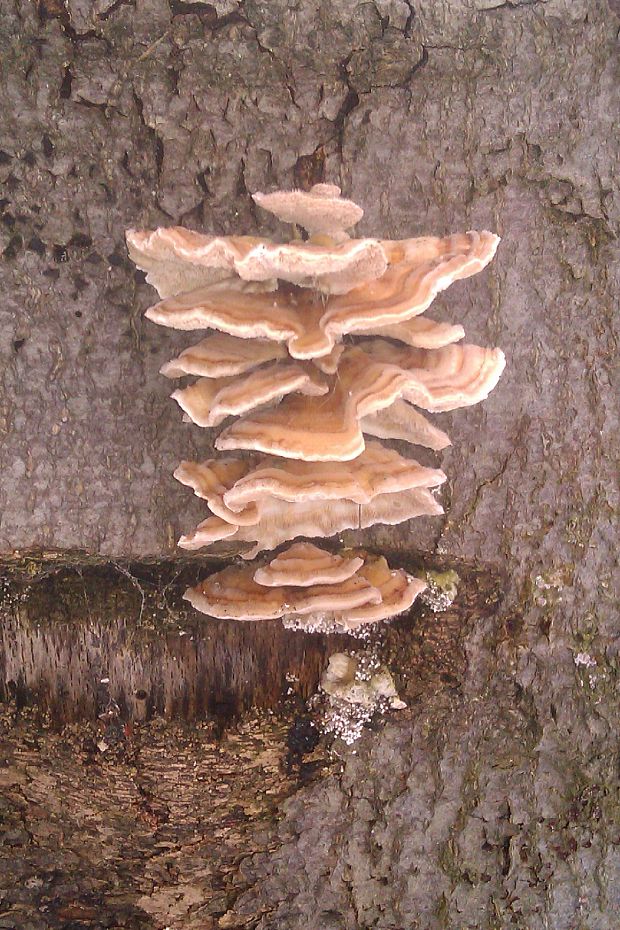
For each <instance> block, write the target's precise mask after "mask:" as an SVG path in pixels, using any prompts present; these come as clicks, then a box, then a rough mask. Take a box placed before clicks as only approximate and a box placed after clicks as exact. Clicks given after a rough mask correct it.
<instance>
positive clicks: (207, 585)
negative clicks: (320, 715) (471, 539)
mask: <svg viewBox="0 0 620 930" xmlns="http://www.w3.org/2000/svg"><path fill="white" fill-rule="evenodd" d="M425 588H426V583H425V582H424V581H421V580H420V579H419V578H415V577H413V576H412V575H409V574H407V572H405V571H403V570H402V569H390V567H389V565H388V563H387V562H386V560H385V559H384V558H383V557H382V556H370V555H368V554H367V553H359V554H355V553H351V554H350V555H332V554H331V553H329V552H326V551H325V550H323V549H319V548H318V546H315V545H313V544H312V543H297V544H295V545H293V546H291V547H290V548H289V549H287V550H286V551H285V552H283V553H280V555H278V556H276V558H274V559H272V560H271V561H270V562H269V563H267V564H266V565H264V566H262V567H261V568H258V569H257V568H256V566H255V565H245V566H229V567H228V568H225V569H224V570H223V571H221V572H217V573H216V574H214V575H210V576H209V577H208V578H207V579H206V580H205V581H203V582H201V583H200V584H198V585H197V586H196V587H194V588H189V589H188V590H187V591H186V592H185V599H186V600H188V601H189V602H190V603H191V604H192V605H193V606H194V607H196V608H197V609H198V610H200V611H202V612H203V613H206V614H209V615H210V616H212V617H218V618H227V619H234V620H245V621H257V620H274V619H277V618H281V619H283V620H284V621H285V623H286V624H287V625H288V626H293V627H297V628H299V629H305V630H306V631H316V630H322V631H331V630H339V631H341V632H343V631H346V632H352V631H355V630H358V629H360V628H361V627H364V626H365V625H366V624H369V623H376V622H377V621H378V620H383V619H386V618H387V617H392V616H394V615H395V614H397V613H401V612H402V611H403V610H407V609H408V608H409V607H411V605H412V604H413V602H414V600H415V599H416V597H417V596H418V594H420V593H421V592H422V591H423V590H424V589H425Z"/></svg>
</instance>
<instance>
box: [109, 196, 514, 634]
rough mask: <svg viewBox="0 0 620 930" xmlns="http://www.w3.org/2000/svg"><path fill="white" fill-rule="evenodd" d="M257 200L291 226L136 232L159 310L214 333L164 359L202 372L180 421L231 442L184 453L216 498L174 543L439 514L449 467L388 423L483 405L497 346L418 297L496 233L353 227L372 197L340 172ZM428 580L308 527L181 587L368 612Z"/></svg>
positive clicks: (461, 272) (155, 312) (423, 435)
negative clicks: (349, 193) (278, 231)
mask: <svg viewBox="0 0 620 930" xmlns="http://www.w3.org/2000/svg"><path fill="white" fill-rule="evenodd" d="M254 200H255V202H256V203H257V204H258V205H259V206H260V207H262V208H264V209H265V210H268V211H270V212H271V213H274V214H275V215H276V216H277V217H278V218H279V219H280V220H282V221H283V222H285V223H292V224H294V226H295V229H296V233H297V237H296V238H294V239H292V240H291V241H286V242H273V241H271V240H269V239H262V238H257V237H253V236H206V235H201V234H200V233H197V232H193V231H191V230H186V229H182V228H181V227H172V228H167V229H165V228H162V229H156V230H155V231H154V232H140V231H136V230H129V231H128V233H127V243H128V248H129V254H130V256H131V258H132V259H133V261H134V262H135V263H136V265H137V266H138V268H140V269H142V270H143V271H146V272H147V281H148V282H149V283H150V284H152V285H153V286H154V287H155V288H156V289H157V291H158V292H159V295H160V297H161V300H160V301H159V303H156V304H155V305H154V306H152V307H150V308H149V309H148V310H147V311H146V316H147V317H148V319H149V320H152V321H153V322H155V323H159V324H161V325H163V326H169V327H173V328H175V329H182V330H202V331H206V334H203V338H202V339H201V340H200V341H199V342H198V343H197V344H196V345H193V346H191V347H189V348H186V349H185V350H184V351H183V352H181V354H180V355H179V356H178V358H175V359H174V360H173V361H170V362H168V363H167V364H166V365H164V366H163V368H162V370H161V371H162V374H163V375H165V376H166V377H167V378H173V379H178V378H184V377H186V376H190V377H192V378H195V379H197V380H193V381H192V382H190V383H189V384H186V385H185V386H183V387H180V388H178V389H177V390H175V391H174V392H173V394H172V397H173V398H174V400H175V401H176V402H177V403H178V405H179V406H180V407H181V409H182V411H183V414H184V419H186V420H189V421H191V422H192V423H194V424H196V425H197V426H200V427H204V428H207V429H210V430H215V431H216V433H215V437H214V442H213V445H214V446H215V449H216V450H217V451H218V452H221V453H223V454H221V455H217V456H215V457H213V458H208V459H206V460H205V461H201V462H182V463H181V464H180V465H179V467H178V468H177V469H176V471H175V477H176V478H177V479H178V480H179V481H180V482H182V483H183V484H185V485H187V486H188V487H190V488H191V489H192V490H193V491H194V493H195V494H197V495H198V496H199V497H201V498H203V499H204V500H205V501H206V502H207V505H208V508H209V515H208V516H206V518H205V519H204V520H203V521H202V523H200V524H199V525H198V526H197V527H196V528H195V529H193V530H191V531H189V532H188V533H187V534H186V535H184V536H182V537H181V539H180V540H179V545H180V546H181V547H183V548H185V549H200V548H202V547H206V546H210V545H212V544H214V543H217V542H219V541H220V540H224V539H226V540H230V541H232V542H234V543H241V544H249V547H248V548H247V549H246V550H245V551H244V552H243V558H245V559H254V558H255V557H256V556H257V555H258V554H259V553H261V552H264V551H265V550H271V549H274V548H276V547H278V546H280V545H282V544H283V543H286V542H290V541H292V540H294V539H296V538H297V537H309V538H315V539H316V538H327V537H330V536H335V535H337V534H338V533H341V532H342V531H343V530H346V529H351V528H362V527H368V526H372V525H373V524H376V523H385V524H392V525H394V524H398V523H402V522H403V521H405V520H409V519H411V518H413V517H417V516H422V515H431V516H432V515H437V514H441V513H442V512H443V510H442V507H441V505H440V504H439V503H438V501H437V500H436V498H435V496H434V494H433V490H434V489H436V488H437V487H438V486H439V485H440V484H441V483H442V482H443V481H445V475H444V474H443V472H441V471H440V470H439V469H436V468H428V467H426V466H423V465H421V464H419V463H418V462H417V461H415V459H412V458H409V457H406V456H404V455H401V454H400V453H399V452H397V451H395V450H394V449H393V448H390V447H389V446H387V445H385V444H384V441H385V440H401V441H403V442H405V443H409V444H411V445H418V446H425V447H427V448H430V449H433V450H435V451H438V450H441V449H443V448H445V447H446V446H448V445H449V444H450V440H449V438H448V436H447V435H446V434H445V433H444V432H442V431H441V430H440V429H438V428H437V427H436V426H434V425H433V424H432V423H431V422H430V421H429V420H428V419H427V418H426V416H425V415H424V413H422V412H421V411H424V412H425V413H426V412H431V413H432V412H438V411H445V410H454V409H456V408H458V407H466V406H469V405H471V404H476V403H478V402H479V401H481V400H484V399H485V398H486V397H487V396H488V394H489V393H490V391H491V390H492V389H493V388H494V387H495V385H496V384H497V382H498V380H499V377H500V375H501V373H502V371H503V368H504V363H505V360H504V355H503V353H502V351H501V350H500V349H496V348H493V349H488V348H482V347H480V346H476V345H468V344H464V343H463V342H462V341H461V340H462V339H463V338H464V335H465V333H464V330H463V327H462V326H460V325H458V324H450V323H440V322H436V321H434V320H432V319H429V318H428V317H426V316H422V314H423V313H424V311H425V310H426V309H427V308H428V307H429V306H430V304H431V303H432V301H433V299H434V298H435V297H436V296H437V294H439V293H440V292H441V291H443V290H445V289H446V288H447V287H449V286H450V285H451V284H452V283H453V282H455V281H458V280H460V279H462V278H467V277H470V276H471V275H474V274H476V273H477V272H479V271H482V269H483V268H484V267H485V266H486V265H487V264H488V263H489V262H490V261H491V259H492V258H493V256H494V254H495V250H496V249H497V245H498V242H499V239H498V237H497V236H496V235H494V234H493V233H490V232H467V233H461V234H457V235H453V236H447V237H444V238H435V237H432V236H425V237H422V238H416V239H401V240H385V239H374V238H363V239H355V238H352V237H350V235H349V233H348V232H347V230H349V229H350V228H351V227H352V226H354V225H355V224H356V223H357V222H358V221H359V220H360V219H361V217H362V213H363V211H362V210H361V208H360V207H359V206H357V204H355V203H353V202H352V201H350V200H346V199H345V198H343V197H341V194H340V189H339V188H338V187H336V186H335V185H331V184H317V185H315V186H314V187H313V188H311V190H310V191H306V192H304V191H276V192H275V193H271V194H262V193H257V194H254ZM299 228H301V229H303V230H305V235H306V238H305V239H302V238H300V236H299ZM423 587H424V585H423V583H422V582H420V581H418V579H412V578H411V577H410V576H408V575H407V574H406V573H405V572H403V571H391V570H390V569H389V567H388V565H387V563H386V562H385V559H378V558H376V557H371V556H368V555H367V554H361V555H344V554H343V555H341V556H334V555H331V554H330V553H328V552H325V551H324V550H321V549H319V548H318V547H317V546H315V545H313V544H310V543H297V544H295V545H293V546H292V547H291V548H290V549H288V550H286V551H285V552H283V553H281V554H280V555H278V556H277V557H276V558H275V559H273V558H272V560H271V561H270V562H269V563H268V564H266V565H262V566H261V567H259V568H256V566H254V565H252V566H246V567H243V566H242V567H236V566H231V567H229V568H226V569H224V571H222V572H219V573H217V574H215V575H211V576H210V577H209V578H207V579H206V581H204V582H203V583H202V584H200V585H198V586H197V587H196V588H192V589H190V590H189V591H188V592H186V598H187V599H188V600H189V601H190V602H191V603H192V604H193V605H194V606H195V607H196V608H197V609H198V610H201V611H203V612H205V613H207V614H209V615H211V616H214V617H230V618H235V619H238V620H258V619H267V618H275V617H280V618H283V619H284V620H285V621H289V623H290V624H293V625H294V624H298V625H301V626H302V627H303V626H305V627H306V628H317V624H318V625H319V626H320V624H321V622H323V621H325V623H326V624H327V626H331V628H333V627H335V628H344V629H356V628H358V627H360V626H363V625H364V624H368V623H373V622H376V621H377V620H379V619H384V618H386V617H389V616H393V615H394V614H396V613H398V612H400V611H402V610H405V609H407V608H408V607H409V606H410V605H411V603H412V602H413V600H414V598H415V597H416V596H417V594H418V593H419V592H420V591H421V590H422V589H423Z"/></svg>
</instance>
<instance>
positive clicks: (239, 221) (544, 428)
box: [0, 0, 620, 930]
mask: <svg viewBox="0 0 620 930" xmlns="http://www.w3.org/2000/svg"><path fill="white" fill-rule="evenodd" d="M2 17H3V26H2V34H3V42H4V48H5V53H4V62H3V67H4V83H5V87H6V91H5V100H6V101H8V105H7V106H5V107H4V108H3V111H2V114H1V115H0V120H1V121H2V128H3V130H4V132H3V136H4V138H5V141H3V142H2V144H1V146H0V148H1V149H2V155H1V157H0V172H1V179H2V182H3V193H2V201H1V202H2V207H3V222H4V225H3V227H2V230H3V236H4V239H3V248H4V262H3V303H2V308H1V309H0V314H1V315H2V326H1V327H0V345H1V346H2V357H3V359H6V362H5V365H4V366H3V368H2V371H1V372H0V388H1V391H2V393H1V394H0V411H1V413H0V428H1V430H2V445H1V447H0V466H1V469H2V476H3V477H2V482H1V483H0V512H1V516H0V550H1V551H2V552H3V554H4V556H5V557H6V558H11V557H12V555H13V553H14V550H15V549H18V550H24V549H35V550H37V549H41V548H46V549H51V550H63V551H66V550H70V549H77V550H82V551H84V552H85V553H87V554H88V555H89V557H95V556H99V557H107V556H113V557H115V558H122V557H134V558H139V559H146V558H149V557H150V558H161V557H163V556H167V555H169V554H170V553H171V552H172V551H173V546H174V539H175V537H176V535H177V534H178V533H179V532H180V530H181V529H182V528H183V527H185V526H187V525H188V523H191V521H192V520H193V519H195V518H197V517H198V516H199V512H200V508H199V507H198V505H197V504H195V503H194V502H192V501H191V500H189V499H188V494H187V493H186V492H185V491H184V490H182V489H178V488H175V487H174V482H172V481H171V480H170V478H169V474H170V472H171V470H172V468H173V466H174V464H175V463H176V462H177V461H178V460H179V458H182V457H186V456H188V455H191V454H192V453H193V452H194V451H195V450H196V449H198V448H204V446H203V442H204V440H203V437H202V436H200V434H199V433H197V432H188V431H187V430H186V429H183V427H182V426H181V424H180V422H179V416H178V414H177V411H176V410H174V409H173V407H174V405H173V404H172V403H171V402H170V401H168V399H167V397H166V393H167V386H166V385H164V384H163V383H162V379H159V378H158V376H157V370H158V368H159V366H160V364H161V363H162V362H163V361H164V360H165V359H167V358H168V357H170V355H171V351H172V350H173V348H176V347H178V346H179V345H181V344H182V343H183V339H182V338H178V339H175V337H173V336H171V335H170V334H168V333H164V332H160V331H157V330H156V328H155V327H151V326H149V325H147V324H145V323H144V322H143V321H142V320H141V317H140V313H141V310H142V309H143V308H144V307H145V306H147V304H148V302H149V301H150V300H152V292H151V291H150V289H149V288H148V287H146V285H144V284H143V283H142V282H141V280H140V277H139V276H138V277H136V276H135V275H134V273H133V272H132V269H131V267H130V266H129V264H128V262H127V261H126V258H125V252H124V247H123V239H122V233H123V230H124V228H125V227H126V226H129V225H148V226H152V225H156V224H160V223H173V222H182V223H185V224H187V225H192V226H196V227H204V228H206V229H208V230H213V231H217V232H225V231H226V232H228V231H231V230H235V229H236V230H240V231H243V232H252V231H253V230H256V229H257V228H258V227H259V224H260V228H262V229H266V228H270V227H269V223H268V222H265V220H264V218H263V217H258V216H257V215H255V213H254V211H253V209H252V205H251V200H250V197H249V193H248V192H249V191H252V190H255V189H257V188H258V189H260V188H270V187H275V186H287V185H290V184H293V183H304V182H308V181H311V180H319V179H322V178H324V179H326V180H332V181H340V182H341V183H342V186H343V188H344V190H345V192H346V193H347V194H349V195H351V196H352V197H353V198H354V199H357V200H359V201H360V202H361V203H362V204H363V205H364V207H365V209H366V215H365V217H364V221H363V223H362V224H361V227H360V228H361V231H362V232H364V233H381V234H382V235H386V236H399V235H413V234H416V233H427V232H438V233H441V232H448V231H455V230H458V229H464V228H469V227H488V228H490V229H494V230H497V231H498V232H499V233H500V234H501V235H502V237H503V242H502V245H501V246H500V250H499V253H498V256H497V258H496V259H495V261H494V263H493V265H492V266H491V267H490V268H489V269H488V270H487V271H486V272H485V273H484V274H483V275H480V276H479V277H478V278H476V279H473V280H472V281H469V282H466V283H463V284H459V285H458V287H457V286H455V287H454V288H453V289H452V290H451V291H450V292H448V293H447V294H446V295H445V298H444V299H443V300H442V301H441V302H440V303H439V310H440V312H441V314H442V318H446V319H455V320H459V321H462V322H463V323H464V325H465V327H466V330H467V334H468V338H470V339H471V340H472V341H478V342H486V343H493V344H497V345H500V346H502V347H503V348H504V349H505V351H506V353H507V355H508V368H507V371H506V374H505V376H504V378H503V379H502V382H501V383H500V386H499V387H498V388H497V390H496V391H495V392H494V394H493V395H492V396H491V398H490V399H489V400H488V401H487V402H486V403H485V404H483V405H481V406H480V407H478V408H475V409H472V410H469V411H457V412H456V413H455V414H454V415H451V416H447V415H444V416H442V417H441V418H437V420H438V422H440V425H441V426H444V427H447V428H448V429H449V431H450V434H451V436H452V439H453V447H452V449H451V450H450V451H449V452H448V453H446V454H445V455H444V456H443V458H442V464H443V467H444V468H445V470H446V471H447V472H448V474H449V476H450V479H451V481H450V487H449V491H448V494H447V498H446V505H447V508H446V509H447V510H448V515H447V518H446V520H445V521H444V522H443V524H441V523H437V522H436V521H435V522H433V521H428V522H427V523H425V524H423V523H422V522H421V521H419V522H418V523H414V524H413V525H412V526H411V527H402V528H400V529H398V530H389V531H387V530H386V531H375V532H373V533H372V534H368V535H366V536H365V537H364V538H365V540H367V541H369V542H372V543H374V544H375V545H376V546H378V547H389V548H390V549H391V550H397V551H399V552H400V553H401V554H403V555H406V554H408V553H410V552H412V551H414V550H418V549H424V550H426V551H427V552H429V553H435V554H437V553H439V554H442V555H443V557H444V558H447V559H448V560H451V559H455V558H463V559H465V560H469V561H474V562H475V563H476V564H478V565H480V566H484V567H485V569H486V570H487V571H489V572H495V571H497V570H500V571H502V572H503V573H504V574H505V576H506V579H507V580H506V583H505V590H504V599H503V603H502V607H501V609H500V610H498V611H496V612H494V613H493V614H492V615H490V616H488V617H486V618H485V617H481V616H479V614H478V612H477V610H475V609H472V611H471V614H470V615H469V617H468V618H467V620H466V622H465V621H464V624H465V625H464V637H465V639H464V650H465V656H466V659H467V661H466V662H465V663H464V664H463V666H462V667H460V671H459V675H458V687H457V688H456V689H455V688H454V687H452V686H449V685H448V684H447V683H442V681H441V679H438V680H433V681H432V682H431V683H429V686H428V688H427V689H421V690H418V691H417V692H414V693H410V695H409V696H410V697H415V700H413V701H412V706H411V708H410V710H409V712H408V713H407V715H406V716H405V717H403V718H401V722H400V723H398V722H394V723H391V724H390V725H389V726H388V727H387V728H386V729H384V730H383V731H381V732H378V733H368V734H367V735H366V736H365V737H364V739H363V741H362V743H361V745H360V746H359V747H358V748H357V751H356V754H354V755H353V754H351V753H350V752H345V753H344V757H345V758H344V762H343V766H342V771H335V772H333V773H332V774H331V775H329V776H326V777H325V778H323V779H321V780H319V781H318V782H317V784H316V785H315V786H314V787H310V788H307V789H303V790H301V791H299V792H298V793H295V794H294V795H293V796H292V797H291V799H290V800H289V801H288V802H287V804H286V805H285V808H284V813H283V817H282V820H281V823H280V824H279V826H278V827H277V829H276V830H275V831H274V832H272V833H271V834H270V835H269V837H268V838H264V840H263V841H262V845H260V848H261V849H262V850H263V852H262V853H256V854H255V855H253V856H249V857H248V858H247V859H246V860H245V861H243V863H242V864H241V866H240V867H239V875H240V877H241V879H242V882H241V885H242V886H243V887H244V888H245V890H244V891H243V893H242V894H240V895H239V896H238V897H237V898H236V900H234V901H230V902H229V904H230V906H228V905H227V906H228V911H227V914H226V916H225V917H222V918H221V921H220V926H230V927H235V926H241V925H242V924H243V921H244V920H246V919H247V925H248V926H256V927H260V928H262V930H266V928H269V930H280V928H281V930H284V928H286V930H291V928H294V930H306V928H307V930H310V928H312V930H314V928H316V927H317V926H321V927H322V928H325V930H326V928H328V927H334V928H339V930H340V928H346V930H352V928H371V927H374V928H380V930H388V928H394V930H401V928H405V927H406V928H408V930H409V928H414V927H420V928H424V930H427V928H429V930H435V928H436V930H445V928H447V930H463V928H481V930H492V928H505V927H510V928H512V927H515V928H523V930H526V928H527V930H539V928H540V930H542V928H546V927H553V928H554V930H581V928H588V930H607V928H609V930H613V928H615V927H617V925H618V920H619V915H620V897H619V894H618V889H619V888H620V853H619V851H618V850H619V848H620V846H619V840H620V813H619V812H620V797H619V792H618V770H617V761H618V748H619V747H618V742H617V732H618V725H619V723H620V720H619V715H618V708H617V702H616V700H615V693H614V692H615V689H616V688H617V683H618V645H617V644H618V639H617V637H618V633H619V630H618V623H617V616H616V611H617V606H616V605H617V602H616V601H615V600H614V594H613V591H614V588H613V580H614V578H613V573H614V570H615V568H616V549H617V545H616V539H615V538H614V519H615V515H616V514H617V485H616V462H617V451H618V432H617V429H618V415H617V391H615V390H614V384H613V382H614V377H615V374H616V373H615V370H614V362H615V354H616V348H617V309H616V308H617V302H618V296H619V290H620V288H619V287H618V282H619V277H620V275H619V257H618V248H617V234H618V220H619V218H620V199H619V195H618V164H619V161H618V159H619V155H618V152H619V147H618V142H619V139H618V133H619V129H618V127H619V125H620V122H619V121H618V112H619V109H620V108H619V102H620V100H619V98H620V91H619V87H620V74H619V71H620V68H619V65H618V58H617V41H618V30H619V28H620V19H619V17H618V8H617V4H616V3H611V2H607V0H546V2H545V0H539V2H536V0H534V2H531V3H526V2H523V3H519V2H517V0H514V2H499V0H438V2H436V0H408V2H404V0H402V2H401V0H375V2H374V3H371V2H368V3H362V2H353V0H335V2H330V3H327V2H319V0H315V2H307V3H306V2H304V3H300V4H299V5H297V6H295V7H292V6H290V5H289V4H287V3H282V2H279V0H273V2H270V3H268V4H262V3H255V2H253V0H244V2H243V0H242V2H239V3H237V2H235V0H222V2H220V0H216V2H214V3H213V4H203V3H201V2H194V3H185V2H183V0H174V2H170V3H166V2H164V0H145V2H140V0H136V3H135V5H134V4H132V3H124V2H122V0H121V2H120V3H119V2H116V3H110V2H106V0H98V2H96V3H95V4H92V5H91V4H87V3H84V2H80V0H67V3H66V6H63V5H61V4H60V3H59V2H58V0H42V2H40V3H39V4H38V5H36V4H34V3H29V2H26V0H15V2H11V3H9V4H4V5H3V10H2ZM430 628H431V621H430V620H427V621H426V626H425V627H424V629H426V631H427V632H430ZM179 881H180V882H181V879H179ZM190 912H191V908H189V911H188V913H190ZM180 919H181V921H185V923H183V922H181V923H178V921H177V923H178V926H179V927H182V926H188V927H189V926H191V923H190V922H189V921H190V919H191V918H189V917H182V918H180ZM218 919H219V918H218ZM172 925H174V926H175V927H177V924H175V923H173V924H172ZM153 926H159V925H158V924H157V923H154V924H153Z"/></svg>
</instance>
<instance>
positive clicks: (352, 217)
mask: <svg viewBox="0 0 620 930" xmlns="http://www.w3.org/2000/svg"><path fill="white" fill-rule="evenodd" d="M253 198H254V202H255V203H257V204H258V206H259V207H262V208H263V209H264V210H268V211H269V212H270V213H274V214H275V215H276V216H277V217H278V219H280V220H282V221H283V222H285V223H295V224H296V225H297V226H301V227H302V228H303V229H305V230H306V231H307V232H308V233H309V234H310V236H317V235H325V236H329V237H331V238H332V239H334V241H342V239H343V238H346V233H345V230H346V229H350V228H351V226H355V224H356V223H359V221H360V220H361V218H362V217H363V215H364V211H363V210H362V208H361V207H360V206H358V204H356V203H353V201H352V200H346V199H345V198H344V197H342V196H341V192H340V188H339V187H338V186H337V185H336V184H315V185H314V187H311V188H310V190H309V191H299V190H294V191H274V192H273V193H272V194H262V193H261V192H260V191H258V192H257V193H256V194H253Z"/></svg>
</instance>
